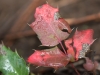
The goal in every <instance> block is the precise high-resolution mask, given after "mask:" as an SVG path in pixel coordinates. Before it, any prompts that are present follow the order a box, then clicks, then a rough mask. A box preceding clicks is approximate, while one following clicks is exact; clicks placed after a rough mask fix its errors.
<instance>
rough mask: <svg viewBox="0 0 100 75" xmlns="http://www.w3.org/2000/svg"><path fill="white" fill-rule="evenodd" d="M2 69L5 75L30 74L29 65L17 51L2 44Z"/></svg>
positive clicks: (0, 48)
mask: <svg viewBox="0 0 100 75" xmlns="http://www.w3.org/2000/svg"><path fill="white" fill-rule="evenodd" d="M0 71H1V72H2V73H3V75H28V74H29V67H28V66H26V63H25V61H24V60H23V59H22V58H21V57H20V56H19V55H18V54H17V52H15V53H14V52H12V51H11V50H10V49H8V48H6V47H5V46H1V45H0Z"/></svg>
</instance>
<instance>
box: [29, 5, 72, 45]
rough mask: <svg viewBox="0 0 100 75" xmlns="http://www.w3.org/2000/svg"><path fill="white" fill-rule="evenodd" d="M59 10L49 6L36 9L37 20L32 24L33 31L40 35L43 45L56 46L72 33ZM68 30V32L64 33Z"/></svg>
mask: <svg viewBox="0 0 100 75" xmlns="http://www.w3.org/2000/svg"><path fill="white" fill-rule="evenodd" d="M58 11H59V10H58V9H57V8H53V7H51V6H50V5H48V4H44V5H42V6H41V7H37V8H36V12H35V15H34V16H35V18H36V20H35V21H34V22H33V23H32V24H31V27H32V29H33V30H34V31H35V32H36V34H37V35H38V38H39V39H40V41H41V43H42V45H44V46H55V45H57V44H59V43H61V40H64V39H66V38H67V37H68V36H69V33H70V32H71V29H70V26H69V25H68V23H67V22H66V21H65V20H64V19H62V18H60V17H59V14H58ZM63 29H66V30H67V31H68V32H63V31H62V30H63Z"/></svg>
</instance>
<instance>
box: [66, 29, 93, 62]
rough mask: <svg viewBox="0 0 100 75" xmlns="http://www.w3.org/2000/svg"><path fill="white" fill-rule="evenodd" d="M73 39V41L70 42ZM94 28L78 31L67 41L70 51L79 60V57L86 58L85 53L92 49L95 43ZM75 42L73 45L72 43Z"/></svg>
mask: <svg viewBox="0 0 100 75" xmlns="http://www.w3.org/2000/svg"><path fill="white" fill-rule="evenodd" d="M70 41H72V42H70ZM93 41H94V40H93V30H92V29H87V30H82V31H76V32H75V34H74V36H73V37H72V38H71V39H68V40H66V41H65V44H66V47H68V51H67V52H68V53H69V54H71V55H72V56H74V53H75V56H74V58H75V59H76V60H78V58H84V57H85V53H86V52H87V51H88V50H89V49H90V45H91V44H92V43H93ZM72 43H73V45H71V44H72Z"/></svg>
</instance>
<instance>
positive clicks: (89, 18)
mask: <svg viewBox="0 0 100 75" xmlns="http://www.w3.org/2000/svg"><path fill="white" fill-rule="evenodd" d="M65 20H66V21H67V22H68V23H69V25H71V26H72V25H79V24H82V23H86V22H89V21H97V20H100V13H98V14H93V15H89V16H85V17H82V18H72V19H65Z"/></svg>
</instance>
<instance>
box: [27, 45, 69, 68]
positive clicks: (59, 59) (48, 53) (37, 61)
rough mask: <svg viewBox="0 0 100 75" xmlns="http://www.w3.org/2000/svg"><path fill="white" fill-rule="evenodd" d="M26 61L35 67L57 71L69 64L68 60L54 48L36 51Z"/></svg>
mask: <svg viewBox="0 0 100 75" xmlns="http://www.w3.org/2000/svg"><path fill="white" fill-rule="evenodd" d="M27 61H28V62H29V63H31V64H34V65H37V66H44V67H53V68H54V69H58V68H60V67H65V66H66V65H67V64H68V62H69V58H68V57H67V56H66V55H65V54H63V53H62V52H61V51H60V50H59V49H58V48H57V47H55V48H51V49H46V50H41V51H38V50H36V51H35V52H34V53H33V54H32V55H31V56H30V57H29V58H28V60H27Z"/></svg>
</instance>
